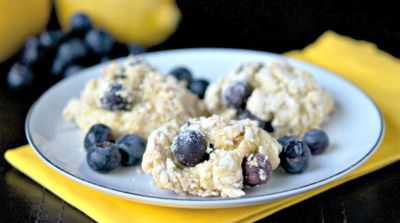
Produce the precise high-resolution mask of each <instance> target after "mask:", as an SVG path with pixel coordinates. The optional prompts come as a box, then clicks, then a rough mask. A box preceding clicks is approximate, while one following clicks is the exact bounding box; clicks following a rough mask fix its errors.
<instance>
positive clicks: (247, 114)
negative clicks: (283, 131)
mask: <svg viewBox="0 0 400 223" xmlns="http://www.w3.org/2000/svg"><path fill="white" fill-rule="evenodd" d="M246 118H248V119H250V120H253V121H257V123H258V127H260V128H262V129H264V130H265V131H267V132H270V133H271V132H274V128H273V127H272V123H271V121H264V120H261V119H259V118H258V117H257V116H255V115H254V114H253V113H251V112H250V111H249V110H244V111H242V112H241V113H240V114H239V119H240V120H241V119H246Z"/></svg>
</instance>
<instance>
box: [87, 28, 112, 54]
mask: <svg viewBox="0 0 400 223" xmlns="http://www.w3.org/2000/svg"><path fill="white" fill-rule="evenodd" d="M85 42H86V44H87V45H88V47H89V48H90V49H91V50H92V51H93V52H94V53H96V54H98V55H106V54H108V53H110V52H111V50H112V49H113V45H114V39H113V38H112V36H111V35H110V34H109V33H108V32H106V31H104V30H102V29H92V30H90V31H89V32H87V33H86V35H85Z"/></svg>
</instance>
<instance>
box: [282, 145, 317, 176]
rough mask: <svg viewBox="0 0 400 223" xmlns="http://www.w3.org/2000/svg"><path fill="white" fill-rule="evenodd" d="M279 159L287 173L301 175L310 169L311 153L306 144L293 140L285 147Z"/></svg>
mask: <svg viewBox="0 0 400 223" xmlns="http://www.w3.org/2000/svg"><path fill="white" fill-rule="evenodd" d="M279 158H280V159H281V166H282V168H283V169H284V170H285V171H286V172H287V173H291V174H299V173H302V172H304V171H305V170H306V169H307V168H308V166H309V164H310V158H311V152H310V149H309V148H308V147H307V145H306V144H305V143H304V142H302V141H300V140H293V141H290V142H289V143H287V144H286V145H285V146H284V147H283V149H282V152H281V154H280V155H279Z"/></svg>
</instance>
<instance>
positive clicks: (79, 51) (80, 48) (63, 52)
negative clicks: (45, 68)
mask: <svg viewBox="0 0 400 223" xmlns="http://www.w3.org/2000/svg"><path fill="white" fill-rule="evenodd" d="M87 54H88V51H87V49H86V46H85V45H84V44H83V42H82V41H81V40H79V39H71V40H69V41H68V42H65V43H63V44H61V45H60V47H59V48H58V50H57V54H56V57H55V59H54V63H53V67H52V73H53V74H54V75H60V74H62V72H63V70H64V68H65V67H66V66H67V65H69V64H71V63H73V62H75V61H77V60H78V59H81V58H83V57H85V56H86V55H87Z"/></svg>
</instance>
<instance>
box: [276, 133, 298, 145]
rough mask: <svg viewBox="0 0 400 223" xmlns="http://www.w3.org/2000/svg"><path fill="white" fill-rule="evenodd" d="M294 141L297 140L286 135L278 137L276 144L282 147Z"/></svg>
mask: <svg viewBox="0 0 400 223" xmlns="http://www.w3.org/2000/svg"><path fill="white" fill-rule="evenodd" d="M294 140H297V138H296V137H294V136H289V135H286V136H282V137H280V138H279V139H278V142H279V144H281V146H282V147H284V146H285V145H286V144H288V143H289V142H290V141H294Z"/></svg>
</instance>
